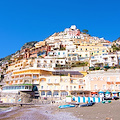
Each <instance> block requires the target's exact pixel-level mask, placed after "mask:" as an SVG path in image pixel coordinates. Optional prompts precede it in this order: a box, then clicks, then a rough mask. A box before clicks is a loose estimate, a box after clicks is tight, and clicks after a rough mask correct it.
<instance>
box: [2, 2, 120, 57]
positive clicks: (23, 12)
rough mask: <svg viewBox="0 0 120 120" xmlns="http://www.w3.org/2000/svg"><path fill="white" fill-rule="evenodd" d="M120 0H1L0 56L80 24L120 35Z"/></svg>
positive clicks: (95, 32)
mask: <svg viewBox="0 0 120 120" xmlns="http://www.w3.org/2000/svg"><path fill="white" fill-rule="evenodd" d="M119 5H120V1H119V0H60V1H56V0H0V58H3V57H5V56H7V55H10V54H12V53H15V52H16V51H17V50H20V48H21V47H22V46H23V45H24V43H26V42H30V41H42V40H44V39H45V38H47V37H48V36H50V35H52V34H53V33H55V32H60V31H64V29H65V28H69V27H70V26H71V25H76V26H77V28H78V29H80V31H82V30H83V29H87V30H88V31H89V34H90V35H91V36H97V37H100V38H101V37H104V38H105V39H106V40H109V41H114V40H116V39H117V38H118V37H120V30H119V29H120V9H119Z"/></svg>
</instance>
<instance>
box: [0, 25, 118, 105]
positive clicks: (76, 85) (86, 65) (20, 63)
mask: <svg viewBox="0 0 120 120" xmlns="http://www.w3.org/2000/svg"><path fill="white" fill-rule="evenodd" d="M119 45H120V42H119V41H117V42H110V41H108V40H105V39H104V38H99V37H94V36H90V35H89V34H88V33H84V32H81V31H80V29H78V28H77V27H76V26H75V25H72V26H71V27H70V28H66V29H65V30H64V31H63V32H59V33H54V34H53V35H51V36H49V37H48V38H46V39H45V40H43V41H39V42H37V43H35V44H34V46H33V47H31V48H22V49H21V50H20V51H18V52H16V53H15V54H13V55H12V57H11V58H10V60H7V61H4V62H2V61H1V66H0V74H1V82H0V101H2V102H4V103H8V102H9V103H15V102H19V101H22V102H25V101H26V102H28V101H30V98H31V99H45V98H46V99H51V98H52V99H53V98H54V99H63V98H65V97H66V96H75V97H77V96H81V97H100V95H101V93H104V95H105V92H106V91H107V92H108V94H109V96H111V97H112V96H117V97H120V69H119V66H120V51H119V50H118V51H117V50H116V51H115V50H114V48H113V47H112V46H119Z"/></svg>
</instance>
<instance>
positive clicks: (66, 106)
mask: <svg viewBox="0 0 120 120" xmlns="http://www.w3.org/2000/svg"><path fill="white" fill-rule="evenodd" d="M70 107H75V105H71V104H70V105H61V106H59V107H58V108H61V109H62V108H70Z"/></svg>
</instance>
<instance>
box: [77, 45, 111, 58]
mask: <svg viewBox="0 0 120 120" xmlns="http://www.w3.org/2000/svg"><path fill="white" fill-rule="evenodd" d="M76 52H80V53H82V54H80V56H81V57H82V56H85V55H84V54H86V53H87V52H89V53H90V55H92V56H94V55H102V54H104V53H107V52H112V49H111V48H108V47H106V46H102V45H99V46H98V45H95V46H78V48H77V49H76Z"/></svg>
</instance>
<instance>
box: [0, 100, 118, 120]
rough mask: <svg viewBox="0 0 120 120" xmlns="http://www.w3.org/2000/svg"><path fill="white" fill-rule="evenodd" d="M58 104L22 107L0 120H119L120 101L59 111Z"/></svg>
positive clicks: (0, 116)
mask: <svg viewBox="0 0 120 120" xmlns="http://www.w3.org/2000/svg"><path fill="white" fill-rule="evenodd" d="M58 106H59V104H52V105H40V106H23V107H17V108H14V109H13V110H12V111H9V112H7V113H3V114H2V115H0V120H120V113H119V110H120V100H117V101H115V100H113V101H112V103H107V104H102V103H97V104H95V105H94V106H92V107H77V108H66V109H59V108H58Z"/></svg>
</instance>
